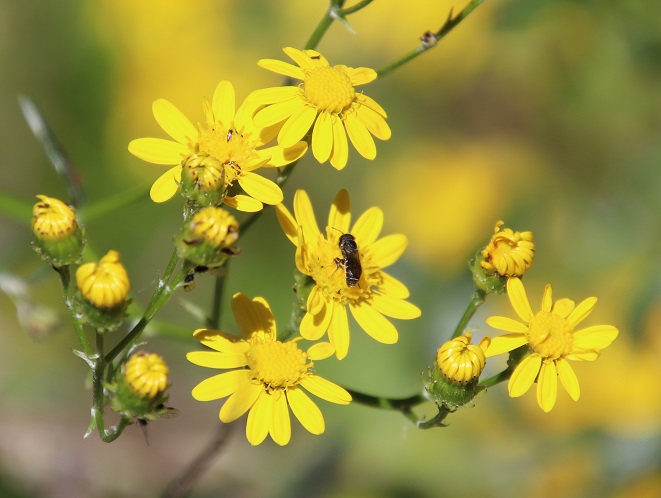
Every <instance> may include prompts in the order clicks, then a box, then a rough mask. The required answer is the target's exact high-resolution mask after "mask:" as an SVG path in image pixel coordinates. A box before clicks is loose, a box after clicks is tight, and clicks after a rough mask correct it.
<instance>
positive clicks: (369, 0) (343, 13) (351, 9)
mask: <svg viewBox="0 0 661 498" xmlns="http://www.w3.org/2000/svg"><path fill="white" fill-rule="evenodd" d="M373 1H374V0H361V1H360V2H358V3H357V4H355V5H352V6H351V7H347V8H346V9H342V10H340V12H339V16H340V17H346V16H348V15H350V14H354V13H356V12H358V11H359V10H361V9H364V8H365V7H367V6H368V5H369V4H371V3H372V2H373ZM343 3H344V2H343Z"/></svg>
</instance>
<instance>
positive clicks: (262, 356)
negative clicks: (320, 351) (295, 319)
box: [246, 337, 312, 390]
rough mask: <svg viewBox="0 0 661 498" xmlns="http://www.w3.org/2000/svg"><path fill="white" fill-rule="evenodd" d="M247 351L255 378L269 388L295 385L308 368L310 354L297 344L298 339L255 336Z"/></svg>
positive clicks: (309, 365) (249, 364)
mask: <svg viewBox="0 0 661 498" xmlns="http://www.w3.org/2000/svg"><path fill="white" fill-rule="evenodd" d="M250 342H251V343H252V344H251V348H250V350H249V351H248V353H246V356H247V359H248V366H249V367H250V370H251V372H252V374H253V378H254V379H255V380H258V381H260V382H261V383H262V384H264V386H265V388H266V389H267V390H272V389H282V388H286V387H291V386H295V385H296V384H298V383H299V382H300V381H301V378H302V377H304V376H305V375H306V374H307V372H308V369H309V368H310V367H311V366H312V364H311V363H308V355H307V353H305V352H303V351H302V350H301V349H299V347H298V346H297V345H296V341H289V342H280V341H272V340H269V339H266V340H262V339H261V338H257V337H255V338H253V339H251V340H250Z"/></svg>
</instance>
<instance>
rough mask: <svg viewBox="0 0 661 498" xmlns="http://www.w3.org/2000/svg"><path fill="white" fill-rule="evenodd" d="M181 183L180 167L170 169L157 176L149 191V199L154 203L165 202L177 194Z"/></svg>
mask: <svg viewBox="0 0 661 498" xmlns="http://www.w3.org/2000/svg"><path fill="white" fill-rule="evenodd" d="M180 182H181V166H175V167H174V168H170V169H169V170H167V171H166V172H165V173H163V174H162V175H161V176H159V177H158V178H157V179H156V181H155V182H154V184H153V185H152V186H151V189H150V190H149V197H151V200H152V201H154V202H165V201H168V200H170V199H172V196H173V195H174V194H176V193H177V190H178V189H179V183H180Z"/></svg>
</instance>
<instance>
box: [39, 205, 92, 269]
mask: <svg viewBox="0 0 661 498" xmlns="http://www.w3.org/2000/svg"><path fill="white" fill-rule="evenodd" d="M37 198H38V199H40V202H37V203H36V204H35V205H34V207H33V208H32V233H33V234H34V237H35V240H34V241H33V243H32V246H33V247H34V249H35V250H36V251H37V252H38V253H39V254H40V255H41V257H42V258H43V259H44V260H45V261H46V262H47V263H48V264H50V265H52V266H54V267H56V268H59V267H61V266H66V265H69V264H71V263H75V262H76V261H78V260H79V259H80V255H81V254H82V252H83V247H84V245H85V237H84V234H83V230H82V229H81V227H80V226H79V225H78V221H77V219H76V213H75V211H74V209H73V208H72V207H70V206H68V205H66V204H65V203H64V202H62V201H60V200H58V199H55V198H53V197H47V196H45V195H38V196H37Z"/></svg>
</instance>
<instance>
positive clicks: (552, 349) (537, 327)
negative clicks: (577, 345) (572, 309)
mask: <svg viewBox="0 0 661 498" xmlns="http://www.w3.org/2000/svg"><path fill="white" fill-rule="evenodd" d="M529 333H530V346H531V347H532V348H533V349H534V350H535V352H537V353H539V354H540V355H541V356H543V357H546V358H551V359H554V360H555V359H558V358H560V357H562V356H564V355H567V354H569V353H571V351H572V348H573V344H574V337H573V329H572V327H571V325H570V324H569V322H568V321H567V319H566V318H563V317H561V316H558V315H554V314H553V313H549V312H547V311H540V312H539V313H537V315H535V317H534V318H533V319H532V320H531V321H530V332H529Z"/></svg>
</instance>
